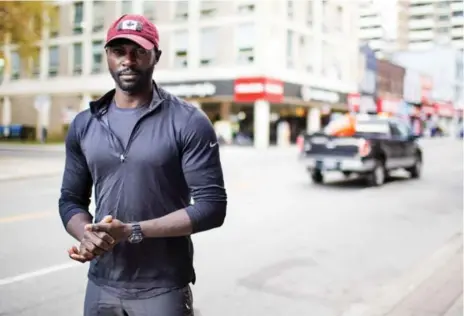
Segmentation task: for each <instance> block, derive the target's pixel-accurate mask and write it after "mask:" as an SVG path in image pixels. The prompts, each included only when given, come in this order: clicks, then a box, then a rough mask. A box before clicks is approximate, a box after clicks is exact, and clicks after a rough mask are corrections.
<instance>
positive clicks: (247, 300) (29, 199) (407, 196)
mask: <svg viewBox="0 0 464 316" xmlns="http://www.w3.org/2000/svg"><path fill="white" fill-rule="evenodd" d="M424 151H425V166H424V168H425V169H424V174H423V178H422V179H420V180H409V179H407V178H405V177H404V174H401V173H400V174H399V175H397V177H396V178H395V179H394V180H393V181H391V182H389V183H387V184H386V185H385V186H384V187H382V188H364V187H363V185H362V183H360V182H359V181H356V180H350V181H337V179H338V178H332V180H331V181H332V183H329V184H327V185H325V186H314V185H311V184H310V181H309V178H308V176H307V174H306V173H305V172H304V168H303V166H301V165H300V164H299V163H298V161H297V160H296V153H295V150H294V149H288V150H276V149H274V150H269V151H256V150H250V149H230V150H229V149H225V150H224V151H223V163H224V168H225V175H226V182H227V189H228V194H229V200H230V203H229V213H228V217H227V220H226V224H225V225H224V226H223V227H222V228H220V229H217V230H215V231H211V232H207V233H202V234H199V235H197V236H194V243H195V246H196V252H195V254H196V257H195V266H196V269H197V274H198V282H197V284H196V285H195V286H194V287H193V290H194V295H195V306H196V309H197V310H199V311H200V313H201V315H202V316H219V315H220V316H237V315H240V316H260V315H263V316H264V315H265V316H277V315H282V316H288V315H301V316H340V315H344V316H358V315H367V316H374V315H375V314H374V312H369V311H372V310H376V309H377V310H378V309H379V308H380V307H379V306H380V305H386V304H390V305H391V306H395V304H396V305H397V303H395V302H397V301H400V300H401V299H402V298H403V297H404V296H406V295H408V293H410V292H411V290H412V289H413V288H414V287H415V286H417V285H418V284H419V283H421V282H423V281H424V280H427V279H429V283H428V284H429V287H431V288H432V290H434V291H435V292H436V291H437V289H438V288H439V287H440V286H443V283H444V282H443V280H438V281H436V280H435V279H437V278H438V277H435V279H433V280H435V281H433V280H430V276H431V275H433V273H435V272H436V271H448V274H449V273H451V272H449V271H454V270H452V269H448V268H446V265H443V264H445V263H446V262H448V261H449V260H448V259H449V258H452V256H451V255H452V254H454V253H455V252H456V251H461V252H462V235H461V234H462V223H463V217H462V209H463V195H462V192H463V166H462V161H463V153H462V144H461V143H459V142H451V141H448V142H444V143H439V142H434V143H431V144H427V146H426V148H425V149H424ZM4 155H5V154H4ZM59 184H60V175H56V176H49V177H44V178H33V179H22V180H14V181H0V315H21V316H32V315H69V316H77V315H82V304H83V294H84V289H85V283H86V272H87V271H86V270H87V265H80V264H74V263H72V262H70V260H69V259H68V258H67V254H66V249H67V248H68V247H69V246H70V245H72V244H73V243H74V242H73V240H72V239H71V238H70V237H68V236H67V235H66V233H65V232H64V229H63V227H62V226H61V222H60V219H59V217H58V211H57V198H58V191H59ZM461 256H462V253H461ZM448 257H449V258H448ZM460 258H461V266H462V257H460ZM453 262H455V261H453ZM444 267H445V268H444ZM455 270H456V269H455ZM456 271H457V272H456V273H461V274H462V270H461V271H460V272H459V269H458V270H456ZM435 275H436V273H435ZM453 277H454V278H455V279H456V276H453ZM461 277H462V276H461ZM442 278H444V277H442ZM431 282H432V283H431ZM433 282H435V283H433ZM450 291H451V290H450ZM461 291H462V283H461ZM416 292H417V291H416ZM453 293H454V292H453ZM422 295H423V296H424V295H426V294H422ZM450 295H451V294H450ZM453 295H454V294H453ZM388 299H389V300H390V302H388ZM419 300H420V299H419ZM443 300H444V298H443V299H442V301H441V302H443ZM403 301H404V300H403ZM422 301H424V297H422ZM411 304H412V303H411ZM448 305H449V304H448ZM389 308H390V307H389ZM390 309H391V308H390ZM398 315H399V314H398ZM403 315H406V314H403ZM407 315H410V314H407ZM411 315H413V314H411ZM417 315H421V316H424V315H427V316H429V315H431V316H432V315H433V316H435V315H439V314H438V312H437V314H432V313H429V314H426V313H425V312H424V313H419V314H417ZM456 315H462V314H453V315H451V316H456Z"/></svg>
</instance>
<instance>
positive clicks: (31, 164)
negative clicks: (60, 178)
mask: <svg viewBox="0 0 464 316" xmlns="http://www.w3.org/2000/svg"><path fill="white" fill-rule="evenodd" d="M63 168H64V160H63V159H58V158H53V159H33V158H16V157H15V158H10V157H8V158H1V157H0V182H1V181H9V180H19V179H27V178H36V177H46V176H56V175H60V174H62V172H63Z"/></svg>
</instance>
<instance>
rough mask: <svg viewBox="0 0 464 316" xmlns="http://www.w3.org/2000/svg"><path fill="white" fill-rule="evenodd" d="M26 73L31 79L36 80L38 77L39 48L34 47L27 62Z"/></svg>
mask: <svg viewBox="0 0 464 316" xmlns="http://www.w3.org/2000/svg"><path fill="white" fill-rule="evenodd" d="M28 66H29V67H28V73H29V76H30V77H31V78H37V77H39V75H40V48H39V47H34V48H33V52H32V54H31V57H30V58H29V61H28Z"/></svg>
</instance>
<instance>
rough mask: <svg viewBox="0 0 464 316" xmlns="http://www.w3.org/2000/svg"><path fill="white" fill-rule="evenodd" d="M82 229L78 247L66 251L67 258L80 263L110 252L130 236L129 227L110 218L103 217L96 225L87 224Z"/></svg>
mask: <svg viewBox="0 0 464 316" xmlns="http://www.w3.org/2000/svg"><path fill="white" fill-rule="evenodd" d="M84 229H85V232H84V236H83V238H82V240H81V243H80V245H79V247H78V246H72V247H71V248H70V249H68V254H69V257H70V258H71V259H73V260H75V261H79V262H82V263H84V262H87V261H91V260H93V259H94V258H95V257H97V256H100V255H102V254H104V253H106V252H108V251H110V250H111V249H113V247H114V246H116V245H117V244H118V243H119V242H121V241H123V240H127V238H128V237H129V235H130V234H131V226H130V225H128V224H126V223H123V222H121V221H120V220H117V219H113V217H112V216H105V217H104V218H103V220H102V221H101V222H99V223H96V224H87V225H85V227H84Z"/></svg>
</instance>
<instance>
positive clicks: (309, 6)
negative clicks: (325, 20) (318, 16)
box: [306, 1, 314, 25]
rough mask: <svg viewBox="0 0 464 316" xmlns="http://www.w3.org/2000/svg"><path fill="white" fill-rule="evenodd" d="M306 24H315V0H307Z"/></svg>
mask: <svg viewBox="0 0 464 316" xmlns="http://www.w3.org/2000/svg"><path fill="white" fill-rule="evenodd" d="M306 5H307V7H306V24H307V25H313V19H314V14H313V1H306Z"/></svg>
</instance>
